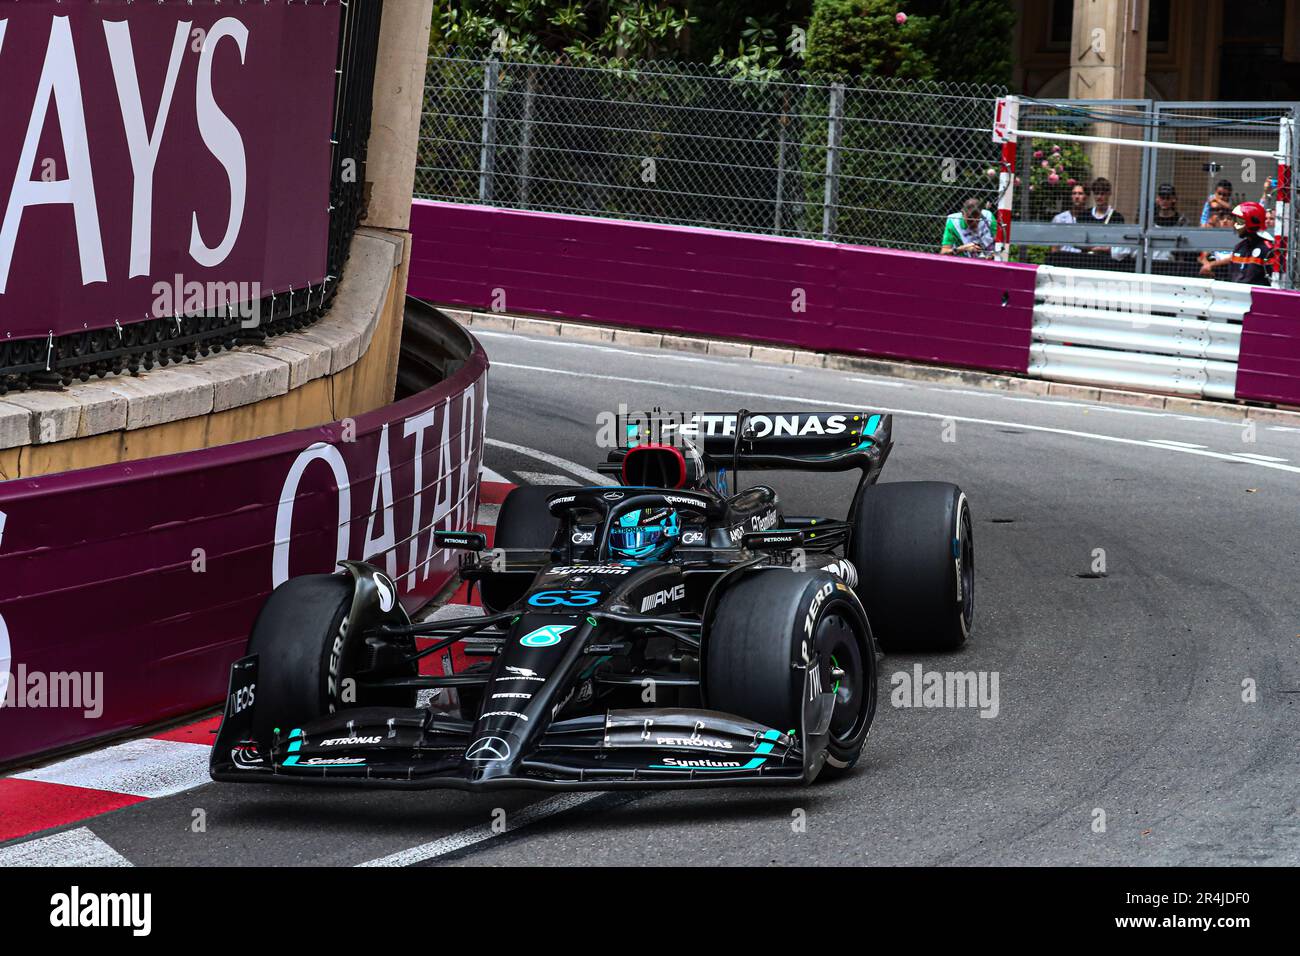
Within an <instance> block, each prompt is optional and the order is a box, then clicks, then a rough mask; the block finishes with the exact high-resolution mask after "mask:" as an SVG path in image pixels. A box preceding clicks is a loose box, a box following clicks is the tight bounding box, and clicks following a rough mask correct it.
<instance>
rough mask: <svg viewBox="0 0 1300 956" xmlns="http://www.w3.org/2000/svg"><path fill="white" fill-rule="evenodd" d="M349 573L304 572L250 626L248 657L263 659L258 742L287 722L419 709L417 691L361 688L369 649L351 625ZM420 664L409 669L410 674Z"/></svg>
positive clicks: (277, 591) (256, 731) (256, 722)
mask: <svg viewBox="0 0 1300 956" xmlns="http://www.w3.org/2000/svg"><path fill="white" fill-rule="evenodd" d="M353 592H354V586H353V580H352V577H351V576H350V575H347V574H306V575H303V576H302V577H297V578H290V579H289V580H288V581H286V582H284V583H283V584H281V585H280V586H279V587H278V588H276V589H275V590H274V591H272V592H271V596H270V597H269V598H267V599H266V603H265V604H264V605H262V610H261V611H260V612H259V613H258V615H257V620H256V621H255V622H254V623H253V631H252V633H251V634H250V635H249V638H248V653H249V654H256V655H258V665H257V706H256V709H255V710H254V716H253V737H254V739H256V740H259V741H269V740H270V739H271V735H272V734H273V733H274V731H275V730H276V728H279V729H280V730H281V731H282V733H284V732H287V731H288V730H289V728H288V727H286V726H285V723H286V722H294V723H305V722H307V721H309V720H312V719H314V718H316V717H323V716H324V715H326V714H330V713H333V712H335V711H336V710H341V709H343V708H346V707H356V706H366V705H372V706H373V705H381V706H390V707H414V706H415V698H416V692H415V691H414V690H403V689H398V690H388V689H382V690H371V691H365V690H361V689H359V688H358V687H357V686H356V679H355V677H354V675H355V674H356V673H357V672H358V670H360V669H361V667H362V666H363V665H364V661H365V655H366V647H365V643H364V641H363V640H362V639H361V635H360V634H359V633H358V629H357V628H354V627H353V626H352V625H353V622H352V621H351V620H349V617H348V615H349V612H350V611H351V608H352V597H353ZM414 672H415V666H414V665H410V666H409V667H408V675H409V674H414Z"/></svg>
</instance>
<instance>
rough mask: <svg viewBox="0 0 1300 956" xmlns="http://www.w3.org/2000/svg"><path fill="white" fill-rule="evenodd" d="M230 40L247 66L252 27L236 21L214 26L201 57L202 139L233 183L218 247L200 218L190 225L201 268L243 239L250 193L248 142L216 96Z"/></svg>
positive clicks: (193, 252) (199, 113)
mask: <svg viewBox="0 0 1300 956" xmlns="http://www.w3.org/2000/svg"><path fill="white" fill-rule="evenodd" d="M226 37H229V38H230V39H232V40H234V41H235V43H236V44H237V45H238V46H239V62H240V64H241V65H242V64H243V62H244V54H245V50H246V48H247V46H248V27H246V26H244V25H243V24H242V23H240V22H239V21H238V20H236V19H234V18H233V17H222V18H221V19H220V20H218V21H217V22H216V23H214V24H213V25H212V29H211V30H209V31H208V36H207V39H205V40H204V41H203V49H202V50H201V51H200V53H199V79H198V91H197V93H196V103H195V109H196V112H197V116H198V121H199V135H200V136H202V137H203V143H204V145H205V146H207V147H208V150H209V151H210V152H211V153H212V155H213V156H215V157H216V158H217V161H218V162H220V163H221V165H222V166H224V167H225V168H226V178H227V179H228V180H229V181H230V218H229V219H228V220H227V221H226V233H225V235H224V236H223V237H222V239H221V242H219V243H218V244H217V245H216V247H214V248H208V246H206V245H205V244H204V242H203V236H202V235H201V234H200V232H199V216H198V213H194V214H193V217H192V219H191V222H190V255H191V256H192V257H193V258H194V261H195V262H197V263H198V264H199V265H202V266H208V267H209V268H211V267H212V266H219V265H221V263H223V262H225V261H226V257H227V256H228V255H230V250H232V249H233V248H235V240H236V239H238V238H239V227H240V226H241V225H243V222H244V198H245V195H246V193H247V191H248V167H247V162H246V159H245V156H244V139H243V137H242V136H240V135H239V130H238V128H236V126H235V124H234V123H232V122H231V121H230V117H228V116H227V115H226V114H225V113H223V112H221V107H219V106H218V105H217V100H216V98H215V97H214V96H213V95H212V54H213V52H214V51H215V50H216V48H217V45H218V44H219V43H220V42H221V41H222V40H224V39H225V38H226Z"/></svg>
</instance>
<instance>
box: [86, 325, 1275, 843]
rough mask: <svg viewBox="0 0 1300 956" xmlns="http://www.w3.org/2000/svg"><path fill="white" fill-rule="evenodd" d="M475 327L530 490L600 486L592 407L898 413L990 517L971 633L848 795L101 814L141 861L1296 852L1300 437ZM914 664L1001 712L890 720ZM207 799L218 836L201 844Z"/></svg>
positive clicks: (507, 459)
mask: <svg viewBox="0 0 1300 956" xmlns="http://www.w3.org/2000/svg"><path fill="white" fill-rule="evenodd" d="M480 338H481V340H482V341H483V343H484V345H485V346H486V348H487V350H488V353H489V355H490V356H491V358H492V361H493V369H492V373H491V379H490V389H489V396H490V400H491V412H490V416H489V421H488V435H489V447H488V451H487V465H488V466H489V467H490V468H492V469H493V470H494V471H496V472H499V473H500V474H501V475H503V476H504V477H505V478H507V479H508V480H511V481H518V482H520V483H529V482H544V481H548V480H550V481H558V480H574V479H579V480H581V479H584V478H585V477H587V476H586V475H585V474H584V472H583V470H582V469H583V468H594V466H595V463H596V461H597V460H599V457H600V453H599V452H598V450H597V449H596V447H595V444H594V434H595V429H596V422H597V416H598V415H599V414H600V413H602V412H604V413H612V412H614V411H615V410H616V409H617V408H618V405H619V403H620V402H623V403H626V404H627V405H628V406H629V407H631V408H633V409H646V408H649V407H652V406H655V405H658V406H662V407H663V408H664V409H666V410H691V411H731V410H735V409H737V408H740V407H747V408H750V409H752V410H762V411H784V410H798V409H804V408H807V409H811V410H819V409H833V408H835V407H837V406H843V407H854V408H869V409H873V410H887V411H892V412H893V413H894V415H895V420H894V437H895V443H896V444H895V448H894V453H893V455H892V457H891V459H890V462H889V464H888V465H887V467H886V469H885V475H884V480H886V481H897V480H906V479H939V480H947V481H954V482H956V483H958V484H960V485H961V486H962V488H963V489H964V490H965V491H966V493H967V495H968V496H969V498H970V501H971V503H972V508H973V513H974V517H975V543H976V568H977V584H976V596H977V600H976V613H975V631H974V637H973V640H972V641H971V642H970V643H969V644H968V646H967V647H966V648H965V649H963V650H962V651H960V652H957V653H955V654H945V655H926V656H889V657H887V658H886V659H885V661H884V662H883V674H882V676H883V682H882V688H881V690H882V697H881V706H880V708H879V710H878V713H877V718H876V724H875V728H874V730H873V731H872V735H871V738H870V740H869V741H868V743H867V747H866V750H865V753H864V757H863V759H862V761H861V762H860V764H859V765H858V769H857V771H856V772H855V773H853V774H851V775H850V776H848V777H847V778H845V779H843V780H840V781H836V782H834V783H825V784H817V785H814V786H812V787H808V788H801V789H789V790H785V789H779V788H763V789H756V790H745V789H725V790H717V791H691V792H679V793H671V792H670V793H656V794H626V793H621V794H618V795H592V794H578V795H559V796H545V795H542V796H539V795H538V794H534V793H528V792H520V793H518V794H508V795H507V794H487V795H478V794H475V795H466V794H461V793H455V792H450V791H447V792H436V791H435V792H428V793H331V792H321V791H315V790H308V789H303V790H297V789H290V788H286V787H270V786H267V787H253V786H221V785H216V784H208V785H204V786H201V787H198V788H196V789H193V790H189V791H187V792H184V793H180V794H176V795H174V796H170V797H163V798H160V799H156V800H151V801H148V802H146V803H141V804H137V805H135V806H131V807H127V808H125V809H122V810H119V811H116V812H113V813H110V814H107V815H105V816H102V817H98V818H95V819H94V820H91V821H89V823H88V824H87V825H88V827H89V829H90V830H91V831H92V832H93V834H94V836H95V837H96V838H98V840H99V841H102V843H104V844H107V845H108V846H109V847H111V848H112V849H113V850H114V851H116V853H118V854H120V855H121V856H122V857H123V858H124V859H125V860H127V861H129V862H130V863H133V864H135V865H137V866H143V865H150V864H175V865H202V864H243V865H248V864H270V865H275V864H280V865H284V864H342V865H357V864H361V863H366V862H373V861H379V862H383V863H388V864H420V863H424V864H433V865H449V864H457V865H475V864H544V865H592V864H630V865H644V864H732V863H735V864H760V865H761V864H771V863H779V864H948V863H952V864H1042V863H1064V864H1073V863H1087V864H1193V863H1199V864H1259V863H1288V864H1296V863H1298V862H1300V815H1297V810H1296V807H1297V804H1298V803H1300V773H1297V767H1298V766H1300V735H1298V733H1297V711H1298V709H1300V707H1298V701H1300V663H1297V652H1298V651H1300V613H1298V608H1300V596H1298V589H1297V574H1296V568H1297V556H1298V552H1300V543H1298V541H1300V538H1298V536H1297V527H1296V526H1297V516H1300V430H1293V429H1285V428H1280V427H1276V426H1274V427H1270V426H1267V425H1259V426H1256V427H1255V428H1254V429H1244V428H1243V427H1242V426H1241V425H1240V424H1235V423H1232V422H1226V421H1221V420H1212V419H1205V418H1196V417H1191V416H1181V415H1176V414H1171V413H1165V412H1156V411H1150V410H1145V409H1132V408H1118V407H1105V406H1101V405H1097V404H1093V403H1086V402H1067V401H1059V400H1056V399H1047V398H1032V397H1027V396H1015V395H1004V394H1001V393H995V392H988V391H975V390H965V389H959V388H950V387H943V386H935V385H929V384H923V383H912V382H904V381H900V380H886V379H875V378H870V377H864V376H861V375H856V374H853V373H849V372H834V371H827V370H822V369H808V368H792V367H789V366H775V365H761V364H754V363H751V362H749V361H747V360H739V359H736V360H731V359H719V358H713V357H708V358H706V357H703V356H692V355H686V354H682V353H677V352H658V351H649V350H637V349H628V348H623V347H614V346H613V345H611V344H603V345H595V344H587V343H575V342H571V341H569V340H559V339H550V338H544V337H536V338H535V337H526V336H519V335H513V334H507V333H482V334H481V335H480ZM557 476H560V477H557ZM763 480H764V481H765V482H768V483H771V484H772V485H773V486H774V487H776V488H777V489H778V491H780V492H781V494H782V498H783V502H784V507H785V509H786V511H787V512H790V513H827V514H838V513H843V511H844V509H845V508H846V507H847V500H848V499H847V496H848V494H849V493H850V491H851V490H852V486H853V478H852V477H850V476H844V475H837V476H808V475H789V474H781V473H776V474H767V475H764V476H763ZM917 664H919V665H920V666H921V668H922V670H923V671H932V670H933V671H940V672H945V671H975V672H982V673H984V674H985V675H987V678H988V679H989V680H990V681H991V679H992V677H993V676H994V675H996V678H997V691H998V692H997V698H996V708H995V709H994V708H993V707H991V706H986V707H984V708H983V709H982V710H981V708H979V707H966V708H953V707H937V708H925V707H912V708H906V707H897V706H893V703H892V698H893V697H894V696H895V695H894V693H893V688H894V686H895V685H896V684H897V683H898V681H897V680H895V679H894V678H893V675H895V674H903V675H906V676H907V677H908V679H909V680H910V679H911V676H912V674H913V673H914V666H915V665H917ZM985 686H986V687H988V688H990V689H991V687H992V684H991V683H988V684H986V685H985ZM994 710H996V712H994ZM196 810H202V811H203V816H204V819H205V822H206V831H205V832H201V833H196V832H193V829H194V828H193V827H192V822H193V820H194V819H195V811H196ZM500 811H504V814H502V813H501V812H500ZM494 814H495V816H494ZM494 819H495V820H496V821H498V824H499V823H500V821H504V823H505V827H504V831H505V832H498V831H499V830H501V829H503V828H502V827H501V826H500V825H498V826H497V827H495V828H494V827H493V826H492V824H493V821H494Z"/></svg>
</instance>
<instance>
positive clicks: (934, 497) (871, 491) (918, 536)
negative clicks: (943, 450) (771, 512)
mask: <svg viewBox="0 0 1300 956" xmlns="http://www.w3.org/2000/svg"><path fill="white" fill-rule="evenodd" d="M848 555H849V560H851V561H852V562H853V565H854V567H855V568H856V569H857V571H858V586H857V592H858V596H859V597H860V598H861V599H862V604H863V606H864V607H865V608H866V609H867V617H868V619H870V621H871V628H872V631H873V632H874V633H875V635H876V639H877V640H878V641H880V646H881V647H882V648H884V649H885V650H887V651H947V650H955V649H956V648H958V647H960V646H961V645H962V644H963V643H965V641H966V639H967V638H968V637H970V632H971V624H972V622H973V620H974V613H975V542H974V536H973V534H972V522H971V513H970V505H969V503H968V502H967V500H966V495H965V494H963V493H962V490H961V489H960V488H958V487H957V486H956V485H951V484H947V483H945V482H938V481H904V482H892V483H889V484H883V485H868V486H865V487H863V488H862V489H861V490H860V491H859V492H858V500H857V502H856V506H855V507H854V509H853V527H852V531H851V534H850V537H849V546H848Z"/></svg>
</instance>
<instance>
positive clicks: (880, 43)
mask: <svg viewBox="0 0 1300 956" xmlns="http://www.w3.org/2000/svg"><path fill="white" fill-rule="evenodd" d="M906 7H907V4H906V3H903V2H900V0H816V2H814V4H813V15H812V21H811V22H810V23H809V24H808V56H807V67H808V69H810V70H812V71H813V72H816V73H830V74H834V75H837V76H889V77H900V78H905V79H918V80H928V79H933V78H934V77H935V64H934V62H933V61H932V59H931V57H930V56H929V54H928V51H927V45H928V43H929V39H930V32H931V27H932V21H931V19H930V18H928V17H922V16H910V15H907V11H906ZM899 13H903V14H904V15H906V16H907V20H906V21H905V22H903V23H899V22H898V20H897V16H898V14H899Z"/></svg>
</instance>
